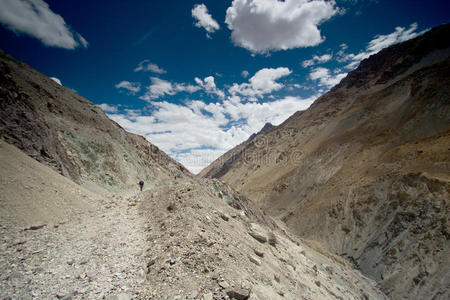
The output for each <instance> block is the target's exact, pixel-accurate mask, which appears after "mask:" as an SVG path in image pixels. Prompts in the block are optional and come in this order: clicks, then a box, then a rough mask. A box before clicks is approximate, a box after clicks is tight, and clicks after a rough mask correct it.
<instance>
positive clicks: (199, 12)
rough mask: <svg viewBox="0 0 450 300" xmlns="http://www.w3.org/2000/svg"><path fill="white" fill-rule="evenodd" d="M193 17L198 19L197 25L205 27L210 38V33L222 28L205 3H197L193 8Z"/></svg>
mask: <svg viewBox="0 0 450 300" xmlns="http://www.w3.org/2000/svg"><path fill="white" fill-rule="evenodd" d="M191 12H192V17H193V18H194V19H195V20H196V21H197V22H196V23H195V26H197V27H198V28H202V27H203V28H204V29H205V30H206V32H207V34H206V36H207V37H208V38H210V35H209V34H210V33H213V32H214V31H216V30H219V29H220V26H219V24H218V23H217V21H216V20H214V19H213V18H212V16H211V15H210V14H209V13H208V8H207V7H206V5H205V4H197V5H195V6H194V8H193V9H192V11H191Z"/></svg>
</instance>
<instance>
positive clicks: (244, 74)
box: [241, 70, 250, 78]
mask: <svg viewBox="0 0 450 300" xmlns="http://www.w3.org/2000/svg"><path fill="white" fill-rule="evenodd" d="M248 75H250V73H249V72H248V71H247V70H244V71H242V72H241V76H242V77H244V78H247V77H248Z"/></svg>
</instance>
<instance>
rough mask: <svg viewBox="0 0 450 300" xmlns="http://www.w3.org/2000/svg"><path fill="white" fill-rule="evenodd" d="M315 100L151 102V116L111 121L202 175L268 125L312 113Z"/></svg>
mask: <svg viewBox="0 0 450 300" xmlns="http://www.w3.org/2000/svg"><path fill="white" fill-rule="evenodd" d="M315 98H316V96H314V97H310V98H307V99H302V98H297V97H285V98H281V99H276V100H274V101H270V102H265V103H257V102H246V103H241V102H239V101H232V99H231V98H230V99H226V100H224V101H223V102H217V103H210V104H206V103H204V102H202V101H198V100H191V101H189V102H187V103H185V104H174V103H169V102H167V101H161V102H152V106H153V107H154V110H153V112H152V114H151V115H147V116H146V115H143V114H137V113H136V111H130V112H124V113H117V112H116V113H110V114H109V117H110V118H111V119H113V120H114V121H116V122H117V123H119V124H120V125H121V126H123V127H124V128H125V129H126V130H128V131H131V132H134V133H137V134H141V135H143V136H145V137H146V138H147V139H148V140H149V141H150V142H152V143H154V144H155V145H157V146H158V147H160V148H161V149H162V150H163V151H165V152H167V153H168V154H169V155H171V156H172V157H174V158H175V159H177V160H178V161H180V162H181V163H183V164H184V165H185V166H186V167H187V168H188V169H189V170H191V171H192V172H194V173H197V172H199V171H200V170H201V169H203V168H204V167H206V166H207V165H208V164H209V163H211V162H212V161H213V160H215V159H216V158H217V157H219V156H220V155H221V154H223V153H224V152H225V151H227V150H229V149H231V148H232V147H234V146H236V145H237V144H239V143H241V142H243V141H244V140H246V139H247V138H248V137H249V136H250V135H251V134H252V133H255V132H257V131H259V130H260V129H261V128H262V127H263V126H264V124H265V123H266V122H271V123H272V124H274V125H279V124H280V123H281V122H283V121H284V120H285V119H287V118H288V117H289V116H291V115H292V114H293V113H294V112H296V111H298V110H304V109H306V108H308V107H309V106H310V105H311V104H312V103H313V101H314V100H315Z"/></svg>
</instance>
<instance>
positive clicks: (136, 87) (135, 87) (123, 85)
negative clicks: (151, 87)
mask: <svg viewBox="0 0 450 300" xmlns="http://www.w3.org/2000/svg"><path fill="white" fill-rule="evenodd" d="M115 87H116V88H117V89H124V90H127V91H128V92H129V93H130V94H132V95H135V94H136V93H139V91H140V90H141V84H140V83H139V82H129V81H126V80H124V81H122V82H119V83H118V84H116V85H115Z"/></svg>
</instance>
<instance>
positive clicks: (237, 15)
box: [225, 0, 340, 53]
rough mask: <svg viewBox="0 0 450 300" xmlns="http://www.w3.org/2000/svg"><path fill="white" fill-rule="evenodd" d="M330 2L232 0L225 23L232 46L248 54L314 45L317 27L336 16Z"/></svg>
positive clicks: (319, 41)
mask: <svg viewBox="0 0 450 300" xmlns="http://www.w3.org/2000/svg"><path fill="white" fill-rule="evenodd" d="M335 5H336V2H335V1H334V0H331V1H325V0H316V1H311V0H286V1H278V0H234V1H233V2H232V4H231V6H230V7H229V8H228V9H227V13H226V18H225V23H227V25H228V28H229V29H230V30H231V31H232V33H231V38H232V40H233V42H234V44H235V45H237V46H240V47H243V48H245V49H247V50H249V51H251V52H252V53H268V52H270V51H278V50H287V49H293V48H299V47H310V46H316V45H318V44H320V43H321V42H323V40H324V37H322V36H321V33H320V30H319V28H318V26H319V25H320V24H321V23H323V22H325V21H327V20H329V19H330V18H331V17H332V16H334V15H335V14H337V13H339V12H340V11H339V9H338V8H337V7H335Z"/></svg>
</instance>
